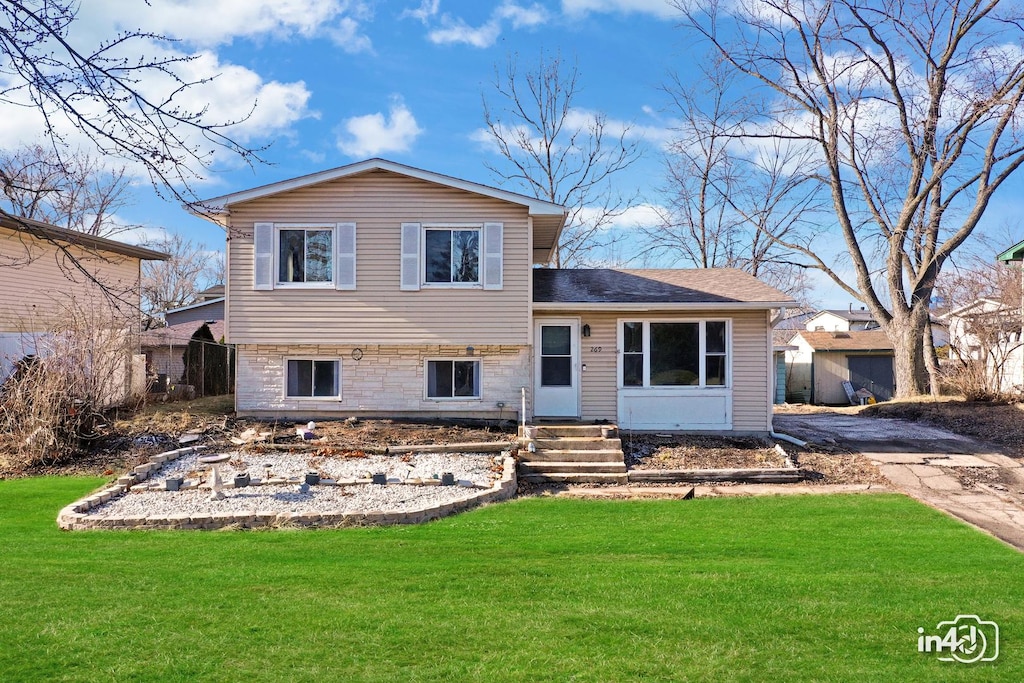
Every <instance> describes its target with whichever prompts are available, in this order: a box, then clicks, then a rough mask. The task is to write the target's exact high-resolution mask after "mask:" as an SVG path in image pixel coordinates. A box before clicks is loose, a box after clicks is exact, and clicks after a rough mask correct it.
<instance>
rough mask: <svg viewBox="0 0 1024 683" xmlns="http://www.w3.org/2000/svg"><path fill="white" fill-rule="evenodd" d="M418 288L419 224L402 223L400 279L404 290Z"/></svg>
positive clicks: (416, 289) (412, 290) (411, 290)
mask: <svg viewBox="0 0 1024 683" xmlns="http://www.w3.org/2000/svg"><path fill="white" fill-rule="evenodd" d="M419 288H420V224H419V223H402V280H401V287H400V289H403V290H405V291H410V292H414V291H418V290H419Z"/></svg>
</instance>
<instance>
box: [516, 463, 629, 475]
mask: <svg viewBox="0 0 1024 683" xmlns="http://www.w3.org/2000/svg"><path fill="white" fill-rule="evenodd" d="M625 471H626V463H624V462H544V461H542V462H537V461H532V460H531V461H529V462H521V463H519V472H520V473H521V474H550V473H562V474H573V473H581V474H582V473H584V472H625Z"/></svg>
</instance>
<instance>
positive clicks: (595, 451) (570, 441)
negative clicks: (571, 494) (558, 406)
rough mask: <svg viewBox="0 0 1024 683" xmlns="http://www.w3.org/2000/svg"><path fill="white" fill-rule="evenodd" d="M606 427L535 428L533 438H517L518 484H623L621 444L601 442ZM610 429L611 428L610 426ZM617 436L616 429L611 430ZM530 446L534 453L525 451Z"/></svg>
mask: <svg viewBox="0 0 1024 683" xmlns="http://www.w3.org/2000/svg"><path fill="white" fill-rule="evenodd" d="M602 428H604V429H608V428H609V425H580V424H572V425H536V426H535V427H529V428H528V430H533V429H535V430H536V434H535V435H534V438H532V439H529V438H526V436H525V435H522V434H521V435H520V439H519V441H520V448H519V480H520V481H524V482H527V483H533V484H539V483H554V482H562V483H603V484H625V483H626V463H625V459H624V457H623V453H622V441H621V440H619V439H618V437H611V438H605V437H604V436H602ZM611 428H613V429H614V426H611ZM615 431H616V433H617V431H618V430H617V429H616V430H615ZM530 443H533V445H534V447H535V448H536V452H533V453H531V452H530V451H529V445H530Z"/></svg>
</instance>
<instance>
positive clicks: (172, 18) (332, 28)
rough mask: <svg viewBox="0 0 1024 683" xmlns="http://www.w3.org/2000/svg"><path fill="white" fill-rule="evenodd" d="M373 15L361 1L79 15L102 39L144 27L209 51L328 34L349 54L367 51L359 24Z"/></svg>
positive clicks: (115, 0) (274, 0) (210, 3)
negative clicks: (249, 41) (240, 41)
mask: <svg viewBox="0 0 1024 683" xmlns="http://www.w3.org/2000/svg"><path fill="white" fill-rule="evenodd" d="M372 16H373V12H372V9H371V6H370V5H369V4H368V3H367V2H365V1H363V0H171V1H165V2H154V3H152V4H147V3H142V2H130V3H126V2H124V0H89V2H87V3H82V8H81V11H80V13H79V19H80V21H81V22H82V23H83V24H86V25H92V26H93V27H94V28H95V29H97V31H98V32H99V35H100V36H101V37H102V36H106V35H109V31H108V30H107V29H109V28H110V27H111V26H113V27H115V28H116V29H119V30H125V29H126V30H134V29H137V28H138V27H140V26H141V27H145V30H147V31H152V32H155V33H158V34H161V35H166V36H168V37H171V38H177V39H178V40H181V41H184V42H186V43H189V44H191V45H194V46H196V47H200V48H210V47H215V46H217V45H223V44H228V43H230V42H231V41H232V40H234V39H235V38H258V37H263V36H272V37H275V38H287V37H289V36H293V35H299V36H302V37H303V38H312V37H315V36H318V35H327V36H330V37H331V38H332V39H334V41H335V42H336V43H337V44H338V45H340V46H341V47H342V48H343V49H345V50H346V51H350V52H359V51H362V50H367V49H369V47H370V41H369V38H367V37H366V36H365V35H362V34H361V33H360V32H359V24H360V22H363V21H367V20H369V19H371V18H372ZM76 29H77V27H76Z"/></svg>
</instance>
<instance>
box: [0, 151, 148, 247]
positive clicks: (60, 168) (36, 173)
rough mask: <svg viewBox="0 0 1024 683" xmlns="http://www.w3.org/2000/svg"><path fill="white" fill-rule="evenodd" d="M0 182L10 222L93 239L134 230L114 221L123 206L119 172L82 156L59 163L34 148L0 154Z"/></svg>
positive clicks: (123, 176) (123, 181) (123, 178)
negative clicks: (28, 220) (30, 222)
mask: <svg viewBox="0 0 1024 683" xmlns="http://www.w3.org/2000/svg"><path fill="white" fill-rule="evenodd" d="M0 179H2V180H0V189H2V190H3V194H4V195H5V197H6V199H7V204H8V206H7V207H6V210H7V211H8V212H9V213H10V214H13V215H15V216H19V217H21V218H31V219H34V220H37V221H42V222H44V223H50V224H52V225H58V226H60V227H62V228H68V229H70V230H77V231H78V232H83V233H85V234H88V235H96V236H98V237H110V236H113V235H115V234H116V233H119V232H124V231H127V230H130V229H132V228H135V227H138V226H135V225H130V224H126V223H118V222H115V221H114V215H115V214H116V213H117V211H118V210H119V209H122V208H124V207H125V206H127V205H128V203H129V197H128V190H129V178H128V177H127V171H126V169H125V167H124V166H120V167H117V168H110V169H108V168H105V167H104V164H103V163H102V162H101V161H100V160H99V159H97V158H96V157H94V156H91V155H89V154H87V153H85V152H83V151H76V152H69V153H67V154H65V155H64V156H63V157H60V156H58V155H57V153H56V152H54V150H53V149H52V148H51V147H44V146H43V145H39V144H35V145H26V146H24V147H21V148H19V149H16V150H13V151H3V150H0Z"/></svg>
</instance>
